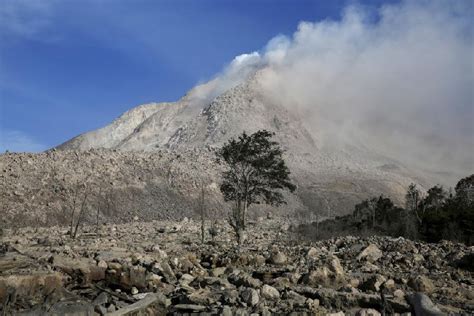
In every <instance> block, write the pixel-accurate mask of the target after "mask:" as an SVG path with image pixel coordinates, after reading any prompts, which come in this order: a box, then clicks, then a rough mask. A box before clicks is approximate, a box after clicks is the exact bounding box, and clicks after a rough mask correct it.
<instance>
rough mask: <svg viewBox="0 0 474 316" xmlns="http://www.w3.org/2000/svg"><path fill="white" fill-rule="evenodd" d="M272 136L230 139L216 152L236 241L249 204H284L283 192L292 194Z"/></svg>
mask: <svg viewBox="0 0 474 316" xmlns="http://www.w3.org/2000/svg"><path fill="white" fill-rule="evenodd" d="M273 135H274V134H273V133H270V132H268V131H265V130H260V131H257V132H255V133H254V134H251V135H247V134H246V133H245V132H244V133H243V134H242V135H240V136H239V137H238V139H234V138H232V139H230V140H229V141H228V142H227V143H226V144H225V145H224V146H223V147H222V148H221V149H220V151H219V152H218V157H219V158H220V159H222V160H223V161H224V162H225V166H226V170H225V171H224V173H223V175H222V176H223V181H222V184H221V186H220V190H221V192H222V194H223V196H224V199H225V200H226V201H232V202H234V203H235V205H234V207H233V212H232V214H231V216H230V218H229V223H230V225H231V226H232V227H233V229H234V231H235V233H236V236H237V241H238V243H239V244H240V243H241V242H242V241H243V232H244V231H245V228H246V217H247V212H248V208H249V206H250V205H252V204H259V203H265V204H271V205H280V204H284V203H285V200H284V197H283V194H282V191H283V190H289V191H291V192H293V191H294V190H295V189H296V187H295V185H294V184H293V183H291V181H290V178H289V175H290V171H289V169H288V167H287V166H286V164H285V161H284V160H283V157H282V155H283V150H282V149H281V147H280V145H279V144H278V143H277V142H275V141H272V140H271V137H272V136H273Z"/></svg>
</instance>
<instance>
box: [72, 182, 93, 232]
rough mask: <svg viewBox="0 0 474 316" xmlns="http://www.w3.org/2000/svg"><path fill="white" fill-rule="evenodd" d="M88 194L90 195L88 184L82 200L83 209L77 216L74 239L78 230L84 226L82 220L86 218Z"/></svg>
mask: <svg viewBox="0 0 474 316" xmlns="http://www.w3.org/2000/svg"><path fill="white" fill-rule="evenodd" d="M88 195H89V187H88V186H86V188H85V190H84V198H83V200H82V204H81V209H80V211H79V214H78V216H77V221H76V227H75V229H74V234H73V236H72V238H73V239H76V237H77V232H78V231H79V227H81V226H82V222H83V220H84V213H85V210H86V206H87V205H86V203H87V197H88Z"/></svg>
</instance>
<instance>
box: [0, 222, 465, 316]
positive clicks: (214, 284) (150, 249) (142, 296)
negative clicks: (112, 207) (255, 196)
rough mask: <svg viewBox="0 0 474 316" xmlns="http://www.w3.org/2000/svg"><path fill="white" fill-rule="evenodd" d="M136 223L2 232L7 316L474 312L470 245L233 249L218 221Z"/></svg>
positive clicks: (289, 241) (279, 242) (273, 225)
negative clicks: (75, 232)
mask: <svg viewBox="0 0 474 316" xmlns="http://www.w3.org/2000/svg"><path fill="white" fill-rule="evenodd" d="M214 231H217V232H218V233H217V234H216V236H215V240H214V241H213V240H212V239H211V236H210V235H209V234H207V236H206V242H205V243H204V244H201V242H200V223H199V222H197V221H192V220H183V221H180V222H162V221H154V222H146V223H145V222H132V223H128V224H109V225H104V226H101V227H100V228H99V229H98V230H96V227H94V226H90V227H84V229H83V231H82V233H81V234H80V235H79V236H78V237H77V238H76V239H75V240H72V239H71V238H70V237H69V236H68V234H67V228H62V227H52V228H21V229H17V230H15V231H14V230H5V231H4V236H3V239H2V243H1V246H0V299H1V302H2V304H1V305H0V306H1V308H2V312H3V313H4V314H5V315H9V314H15V315H41V314H48V315H68V314H69V315H72V314H74V315H104V314H108V313H110V314H111V315H162V314H171V315H173V314H195V315H197V314H201V315H210V314H223V315H250V314H254V315H257V314H260V315H271V314H291V313H293V315H305V314H308V315H328V314H332V315H380V314H404V315H408V313H411V314H412V315H413V314H414V315H426V313H427V311H429V312H431V313H432V314H430V315H441V314H470V313H474V272H473V266H474V264H473V256H474V254H473V253H474V249H473V247H466V246H465V245H462V244H455V243H450V242H443V243H440V244H426V243H419V242H413V241H410V240H406V239H403V238H398V239H393V238H387V237H369V238H356V237H343V238H337V239H332V240H326V241H319V242H309V241H304V240H299V239H298V238H297V236H294V235H293V234H292V233H291V230H289V229H288V225H286V224H284V222H283V221H281V220H278V219H267V218H264V219H263V218H260V219H259V220H257V221H255V222H252V223H250V224H249V231H248V239H247V241H246V242H245V244H244V245H243V246H242V247H241V249H240V251H237V249H236V248H235V246H234V240H233V235H232V231H231V230H230V227H228V226H227V225H226V224H225V223H224V222H220V223H217V224H216V226H215V229H214Z"/></svg>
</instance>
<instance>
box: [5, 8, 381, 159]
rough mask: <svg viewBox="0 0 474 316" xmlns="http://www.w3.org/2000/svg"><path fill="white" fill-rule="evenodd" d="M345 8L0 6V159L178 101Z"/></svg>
mask: <svg viewBox="0 0 474 316" xmlns="http://www.w3.org/2000/svg"><path fill="white" fill-rule="evenodd" d="M353 3H354V1H343V0H340V1H338V0H332V1H316V0H313V1H309V0H275V1H270V0H242V1H230V0H224V1H207V0H199V1H186V0H173V1H171V0H170V1H152V0H149V1H145V0H135V1H132V0H129V1H126V0H123V1H119V0H114V1H112V0H94V1H92V0H81V1H79V0H64V1H60V0H0V37H1V39H0V151H5V150H6V149H9V150H10V151H40V150H44V149H47V148H50V147H52V146H55V145H58V144H60V143H62V142H63V141H66V140H68V139H69V138H71V137H74V136H76V135H78V134H80V133H83V132H86V131H88V130H91V129H95V128H98V127H101V126H103V125H105V124H107V123H109V122H110V121H111V120H113V119H114V118H116V117H117V116H119V115H120V114H121V113H123V112H124V111H126V110H128V109H130V108H132V107H134V106H136V105H139V104H143V103H147V102H153V101H174V100H177V99H178V98H180V97H181V96H182V95H183V94H184V93H185V92H186V91H187V90H188V89H190V88H191V87H193V86H194V85H195V84H197V83H199V82H202V81H206V80H208V79H210V78H212V77H213V75H215V74H216V73H218V72H219V71H221V70H222V69H223V67H225V65H226V64H227V63H229V62H230V61H231V60H232V59H233V58H234V57H235V56H236V55H239V54H242V53H246V52H252V51H255V50H259V49H261V48H263V47H264V46H265V44H266V43H267V42H268V41H269V40H270V39H271V38H273V37H275V36H276V35H278V34H284V35H291V34H292V33H293V32H295V30H296V27H297V25H298V23H299V22H300V21H320V20H324V19H334V20H338V19H340V18H341V14H342V10H343V8H344V7H345V6H346V5H348V4H353ZM357 3H358V4H360V5H363V6H366V7H369V8H371V7H373V8H377V7H379V6H380V5H382V4H383V3H387V1H362V2H357Z"/></svg>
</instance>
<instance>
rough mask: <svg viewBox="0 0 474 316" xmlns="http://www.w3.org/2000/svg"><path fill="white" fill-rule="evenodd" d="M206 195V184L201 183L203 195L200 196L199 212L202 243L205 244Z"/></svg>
mask: <svg viewBox="0 0 474 316" xmlns="http://www.w3.org/2000/svg"><path fill="white" fill-rule="evenodd" d="M204 195H205V189H204V184H201V195H200V198H199V213H200V215H201V243H203V244H204V239H205V229H206V228H205V218H206V215H205V212H206V211H205V205H204V203H205V200H204Z"/></svg>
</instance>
